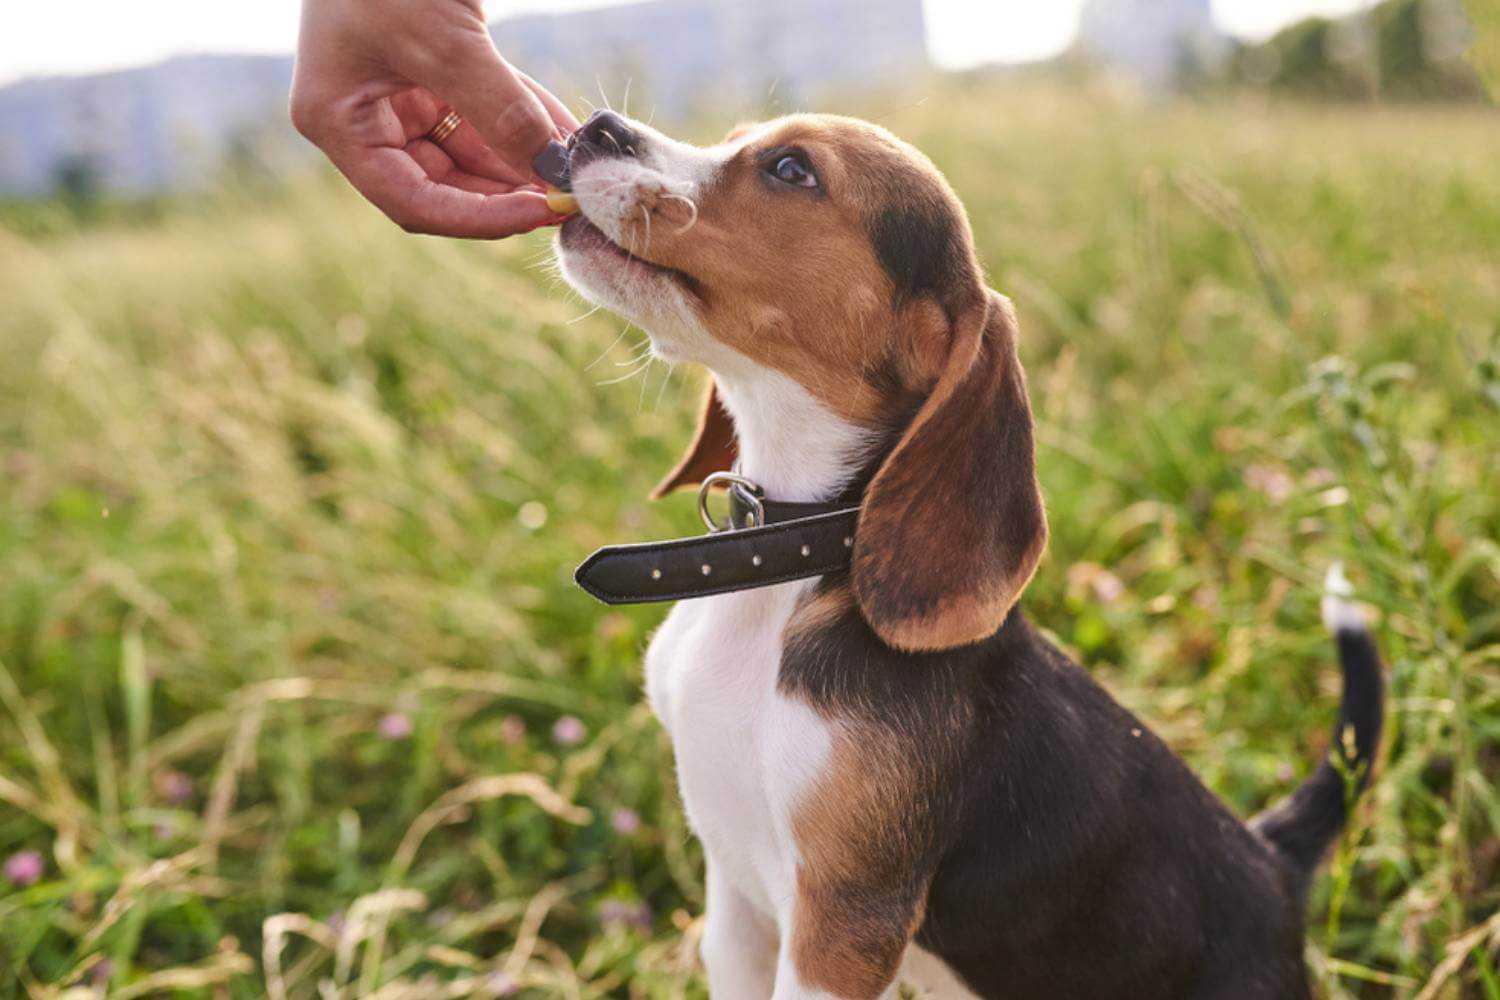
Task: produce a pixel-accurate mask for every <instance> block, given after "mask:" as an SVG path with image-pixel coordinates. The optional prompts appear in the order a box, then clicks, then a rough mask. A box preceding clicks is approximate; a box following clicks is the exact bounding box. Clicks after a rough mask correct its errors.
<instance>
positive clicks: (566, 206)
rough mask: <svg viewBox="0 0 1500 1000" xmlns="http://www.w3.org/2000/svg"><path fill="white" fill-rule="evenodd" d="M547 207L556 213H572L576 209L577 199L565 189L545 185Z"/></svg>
mask: <svg viewBox="0 0 1500 1000" xmlns="http://www.w3.org/2000/svg"><path fill="white" fill-rule="evenodd" d="M547 207H548V208H550V209H552V211H554V212H556V213H557V214H558V215H572V214H573V213H575V212H577V211H578V199H577V198H575V197H573V196H572V195H571V194H569V193H568V192H567V191H563V190H561V189H559V188H555V187H552V186H551V185H550V184H549V185H548V186H547Z"/></svg>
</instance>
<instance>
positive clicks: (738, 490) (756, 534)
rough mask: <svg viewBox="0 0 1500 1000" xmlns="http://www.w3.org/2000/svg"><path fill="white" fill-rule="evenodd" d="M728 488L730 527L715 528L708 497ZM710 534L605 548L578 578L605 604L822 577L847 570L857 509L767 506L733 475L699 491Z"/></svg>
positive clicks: (844, 505)
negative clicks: (716, 489)
mask: <svg viewBox="0 0 1500 1000" xmlns="http://www.w3.org/2000/svg"><path fill="white" fill-rule="evenodd" d="M725 484H727V485H728V487H729V520H728V523H727V524H726V525H723V526H720V525H716V524H714V523H713V521H712V519H711V518H710V517H709V515H708V512H707V506H706V499H707V495H708V491H709V490H710V489H712V488H713V487H714V486H716V485H725ZM698 498H699V511H700V513H702V515H703V519H704V521H705V522H706V523H708V524H709V528H710V531H709V533H708V534H706V535H700V536H697V537H694V538H674V539H671V540H669V541H664V542H642V543H639V544H635V545H606V546H605V547H604V548H602V549H600V550H598V551H597V552H595V553H594V554H593V555H591V556H589V557H588V559H586V560H584V562H583V565H581V566H579V567H578V571H577V572H576V573H574V574H573V579H574V580H576V581H577V583H578V585H579V586H580V587H582V588H583V589H584V590H586V591H588V592H589V593H590V594H592V595H593V596H594V597H596V598H598V599H599V600H601V601H603V602H604V603H605V604H644V603H647V602H651V601H680V600H684V599H686V598H689V597H707V596H708V595H710V594H724V593H728V592H730V591H734V590H750V589H752V588H755V587H768V586H770V585H771V584H775V583H786V582H788V581H791V580H802V579H806V578H807V577H810V576H822V575H823V574H825V573H831V572H833V571H835V570H839V569H843V568H845V567H846V566H848V565H849V559H850V556H851V555H852V554H853V550H854V527H855V522H856V521H857V520H858V518H859V505H858V503H857V502H855V503H854V504H853V505H852V506H851V505H849V504H847V503H793V502H790V501H779V500H768V499H766V498H765V496H764V495H763V494H762V493H761V491H760V488H759V487H757V486H756V485H755V484H754V483H752V482H750V481H749V480H747V479H744V478H743V477H741V476H737V475H734V474H732V473H715V474H714V475H712V476H710V477H708V479H707V480H705V481H704V483H703V485H702V486H701V487H700V488H699V491H698Z"/></svg>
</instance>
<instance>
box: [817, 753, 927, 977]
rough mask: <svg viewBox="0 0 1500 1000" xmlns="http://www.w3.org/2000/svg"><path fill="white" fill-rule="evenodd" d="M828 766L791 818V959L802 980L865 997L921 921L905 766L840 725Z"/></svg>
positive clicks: (912, 800)
mask: <svg viewBox="0 0 1500 1000" xmlns="http://www.w3.org/2000/svg"><path fill="white" fill-rule="evenodd" d="M841 730H842V731H841V732H840V734H839V735H838V736H837V737H836V742H835V747H834V752H833V755H832V759H831V762H830V767H829V770H828V772H827V773H826V774H825V775H824V776H823V778H822V780H821V781H820V782H819V783H818V785H817V786H816V787H815V788H813V789H812V790H811V791H810V792H809V794H808V802H807V804H806V806H805V807H804V808H802V809H801V810H800V811H799V812H798V813H797V815H796V816H795V817H794V819H793V835H794V836H795V838H796V840H797V847H798V849H799V851H800V852H801V855H802V864H801V866H800V867H799V868H798V869H797V908H796V914H795V917H794V926H793V929H792V956H793V961H794V962H795V963H796V966H797V972H798V974H799V975H800V976H801V977H802V979H803V980H804V981H805V982H806V983H807V984H808V985H809V986H813V987H817V988H820V989H823V990H827V991H828V992H829V993H832V994H833V995H834V996H839V997H873V996H877V995H879V994H880V992H881V991H882V990H884V989H885V987H886V986H887V985H889V984H890V982H891V980H892V978H893V977H894V976H895V974H896V969H897V967H898V966H899V965H900V964H901V956H902V954H903V953H904V952H905V950H906V944H907V942H908V941H909V940H911V936H912V934H913V933H914V932H915V930H916V928H917V926H918V925H919V924H920V923H921V921H922V901H923V898H924V896H925V893H926V882H927V879H926V877H925V873H923V872H921V867H922V865H921V862H922V853H923V844H924V843H925V841H926V839H927V838H926V837H925V836H922V835H918V834H917V831H915V830H913V829H910V828H909V826H908V824H910V823H913V822H916V820H915V818H914V817H916V816H918V815H920V812H919V806H920V801H919V797H918V796H919V792H918V787H917V779H918V775H917V774H915V773H914V769H913V768H912V767H910V766H909V764H908V762H906V761H904V760H900V759H896V758H895V757H893V756H886V757H882V756H880V755H874V754H872V753H871V744H870V742H869V740H868V738H862V737H861V734H860V733H859V732H858V727H857V726H852V725H851V726H848V727H847V728H844V727H841Z"/></svg>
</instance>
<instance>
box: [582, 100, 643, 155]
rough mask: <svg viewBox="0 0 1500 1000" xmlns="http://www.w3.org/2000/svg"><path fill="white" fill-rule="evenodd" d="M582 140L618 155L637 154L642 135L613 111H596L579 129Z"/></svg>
mask: <svg viewBox="0 0 1500 1000" xmlns="http://www.w3.org/2000/svg"><path fill="white" fill-rule="evenodd" d="M578 132H579V134H580V135H581V136H582V141H583V142H586V143H589V144H591V145H594V146H597V147H599V149H600V150H602V151H603V152H606V153H613V154H615V155H617V156H635V155H636V145H637V143H639V141H640V136H638V135H637V134H636V133H635V130H634V129H632V128H631V127H630V125H629V123H628V122H626V121H625V119H623V118H621V117H620V116H619V115H617V114H615V113H614V112H613V111H595V112H594V113H593V114H592V115H590V116H589V120H588V121H586V122H584V123H583V127H582V128H580V129H579V130H578Z"/></svg>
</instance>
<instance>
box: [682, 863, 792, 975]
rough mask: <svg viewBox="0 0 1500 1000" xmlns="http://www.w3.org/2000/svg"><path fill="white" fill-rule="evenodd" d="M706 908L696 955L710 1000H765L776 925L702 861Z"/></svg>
mask: <svg viewBox="0 0 1500 1000" xmlns="http://www.w3.org/2000/svg"><path fill="white" fill-rule="evenodd" d="M707 868H708V871H707V877H706V879H705V881H706V883H707V895H708V898H707V907H706V912H705V914H704V917H703V940H702V942H701V943H700V944H699V946H698V953H699V955H701V956H702V958H703V966H704V968H705V969H707V970H708V989H709V995H710V996H712V997H713V998H714V1000H766V997H768V996H770V995H771V990H772V987H773V982H774V976H775V973H776V946H777V941H776V925H775V923H774V922H773V921H772V920H771V919H770V918H769V917H767V916H766V915H765V914H763V913H761V912H760V911H759V910H757V909H756V908H755V907H754V905H753V904H752V903H751V902H750V901H749V900H748V899H746V898H745V897H744V895H743V894H742V893H740V891H739V890H738V889H736V888H735V887H734V886H732V885H730V884H729V881H728V880H727V879H725V878H724V876H723V873H722V872H720V871H719V869H718V866H717V865H715V864H714V861H713V858H712V857H709V858H708V859H707Z"/></svg>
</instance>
